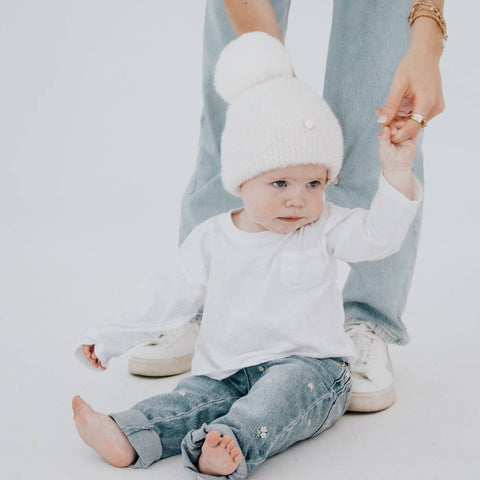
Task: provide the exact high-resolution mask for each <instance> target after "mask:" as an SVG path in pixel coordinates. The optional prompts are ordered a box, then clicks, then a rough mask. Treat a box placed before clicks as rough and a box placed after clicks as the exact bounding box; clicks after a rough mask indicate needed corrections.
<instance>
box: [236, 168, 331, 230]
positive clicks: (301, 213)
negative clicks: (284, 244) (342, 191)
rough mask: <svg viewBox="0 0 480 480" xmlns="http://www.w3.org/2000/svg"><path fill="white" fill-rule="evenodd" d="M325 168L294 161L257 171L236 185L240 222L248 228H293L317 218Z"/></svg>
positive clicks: (320, 203)
mask: <svg viewBox="0 0 480 480" xmlns="http://www.w3.org/2000/svg"><path fill="white" fill-rule="evenodd" d="M327 174H328V170H327V168H326V167H324V166H320V165H295V166H291V167H285V168H279V169H277V170H270V171H268V172H265V173H262V174H260V175H257V176H256V177H254V178H252V179H250V180H247V181H246V182H245V183H243V184H242V185H241V186H240V193H241V196H242V200H243V204H244V207H245V209H244V211H243V212H241V213H242V216H243V219H242V220H243V222H242V224H243V225H244V227H245V230H247V231H249V232H261V231H264V230H270V231H272V232H277V233H290V232H294V231H295V230H297V229H298V228H300V227H303V226H304V225H307V224H308V223H312V222H314V221H315V220H318V219H319V218H320V215H321V214H322V209H323V193H324V189H325V186H326V184H327Z"/></svg>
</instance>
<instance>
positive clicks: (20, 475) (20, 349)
mask: <svg viewBox="0 0 480 480" xmlns="http://www.w3.org/2000/svg"><path fill="white" fill-rule="evenodd" d="M219 1H220V0H219ZM173 3H174V5H173ZM173 3H172V6H171V7H166V6H165V5H163V4H162V6H160V4H159V3H158V2H135V3H132V2H127V1H125V0H122V1H115V2H113V1H105V2H89V1H86V2H80V3H79V2H74V1H65V0H62V1H59V0H56V1H52V2H49V3H48V6H45V5H46V4H43V3H41V2H40V3H38V2H33V1H29V0H25V1H22V2H11V3H10V4H8V6H2V7H1V9H2V12H1V14H0V23H1V27H2V28H1V29H0V40H1V41H0V49H1V51H0V53H1V54H2V55H1V56H2V58H6V59H7V60H8V62H9V63H8V65H9V69H8V74H7V75H2V76H1V78H0V86H1V88H0V104H1V105H2V110H1V112H0V127H1V128H0V130H1V131H2V134H3V135H4V137H3V138H2V142H0V148H1V155H0V158H1V160H0V195H1V201H0V319H1V322H2V323H1V325H2V335H1V337H0V355H1V358H0V360H1V365H2V367H1V369H0V375H1V377H0V378H1V385H2V394H1V396H0V404H1V412H2V414H3V415H2V417H3V429H2V435H0V455H1V459H2V462H1V464H0V476H1V478H5V479H8V480H17V479H21V480H24V479H28V480H30V479H32V478H37V477H38V476H40V477H41V478H47V477H48V478H52V479H57V478H69V479H73V480H76V479H82V480H84V479H85V478H92V479H95V480H101V479H109V480H110V479H118V480H120V479H127V478H128V479H134V478H135V479H138V478H142V479H150V478H151V479H157V478H162V479H168V480H170V479H183V478H185V479H187V478H189V477H188V476H187V475H186V474H185V473H184V471H183V469H182V466H181V459H180V458H179V457H175V458H171V459H168V460H166V461H163V462H160V463H158V464H156V465H154V466H152V467H151V468H150V469H148V470H145V471H139V470H132V469H115V468H113V467H111V466H109V465H107V464H106V463H105V462H103V461H102V460H101V459H100V458H98V457H97V456H96V454H95V453H94V452H93V451H91V450H90V449H89V448H88V447H86V446H85V445H84V444H83V443H82V442H81V440H80V439H79V437H78V436H77V434H76V431H75V428H74V424H73V420H72V412H71V409H70V402H71V398H72V397H73V395H75V394H81V395H82V396H84V398H85V399H86V400H87V401H89V402H91V404H92V405H93V406H94V407H95V408H96V409H98V410H100V411H103V412H113V411H118V410H122V409H125V408H128V407H129V406H130V405H131V404H132V403H134V402H136V401H137V400H139V399H142V398H144V397H146V396H149V395H152V394H155V393H158V392H163V391H168V390H170V389H171V388H172V387H173V386H174V385H175V384H176V382H177V381H178V379H179V378H178V377H171V378H165V379H146V378H139V377H133V376H131V375H129V374H128V373H127V368H126V364H127V356H124V357H123V358H121V359H119V360H118V361H116V362H112V364H111V366H110V368H109V369H108V370H107V371H106V372H103V373H99V372H98V373H97V372H92V371H90V370H87V369H85V368H84V367H82V366H81V365H80V364H79V363H78V362H77V361H76V360H75V359H74V357H73V345H74V342H75V340H76V338H77V337H78V336H79V335H80V334H81V333H82V332H83V331H84V330H85V329H86V328H87V327H89V326H90V325H94V324H98V323H106V322H108V321H111V320H113V319H115V318H116V315H118V313H119V311H120V310H121V306H122V305H123V304H124V303H125V299H126V297H128V295H129V293H130V292H131V291H132V290H133V289H134V288H135V287H137V286H138V284H139V283H141V282H142V281H144V280H145V279H146V278H149V277H150V276H152V275H154V274H155V273H156V271H157V270H158V269H159V268H161V266H162V264H163V262H164V261H166V260H167V259H168V258H169V257H170V256H171V254H172V253H173V251H174V249H175V246H176V236H177V235H176V232H177V228H178V217H179V202H180V198H181V194H182V193H183V190H184V188H185V185H186V183H187V181H188V179H189V177H190V175H191V172H192V170H193V165H194V162H195V156H196V148H197V139H198V118H199V112H200V109H201V97H200V68H201V61H200V55H201V44H200V43H199V39H200V38H201V33H202V21H203V20H202V19H203V17H202V15H203V2H198V4H197V2H189V1H186V0H181V1H180V0H179V1H178V2H173ZM292 3H295V2H292ZM446 3H447V6H446V12H448V20H447V21H448V22H449V25H450V40H449V43H448V44H447V49H446V51H445V54H444V57H443V60H442V62H443V79H444V89H445V97H446V102H447V110H446V111H445V113H444V114H443V115H442V116H441V117H439V118H438V119H435V120H434V121H433V122H432V124H431V125H429V127H428V129H427V132H426V135H425V142H424V150H425V158H426V170H427V172H426V177H427V186H426V196H425V213H424V224H423V232H422V240H421V246H420V250H419V254H418V262H417V266H416V272H415V277H414V281H413V285H412V289H411V295H410V299H409V303H408V306H407V310H406V312H405V316H404V320H405V323H406V324H407V326H408V329H409V332H410V334H411V337H412V341H411V343H410V344H409V345H408V346H405V347H392V348H391V355H392V358H393V362H394V368H395V374H396V381H397V394H398V395H397V396H398V399H397V402H396V404H395V405H394V406H393V407H392V408H390V409H389V410H386V411H384V412H381V413H377V414H371V415H359V414H347V415H345V416H344V417H343V418H342V419H340V420H339V421H338V422H337V424H335V425H334V426H333V427H332V428H331V429H330V430H329V431H327V432H325V434H323V435H321V436H319V437H317V438H315V439H312V440H310V441H306V442H303V443H302V444H299V445H297V446H295V447H293V448H291V449H290V450H288V451H287V452H285V453H283V454H281V455H279V456H277V457H275V458H272V459H270V460H269V461H267V462H266V463H265V464H264V465H263V466H262V467H261V468H260V469H259V470H258V471H257V472H256V473H255V474H254V475H252V477H251V478H252V479H264V480H273V479H275V480H279V479H280V480H283V479H286V480H289V479H298V478H302V479H304V480H309V479H312V480H313V479H315V480H318V479H321V478H329V479H330V478H338V479H347V480H349V479H355V480H377V479H379V480H380V479H382V480H383V479H384V478H389V479H392V480H393V479H406V478H408V479H415V480H416V479H422V480H450V479H452V478H462V479H467V480H470V479H472V480H474V479H478V478H480V458H479V449H478V444H479V434H478V432H479V430H480V409H479V405H480V402H479V400H478V398H479V394H480V373H479V372H480V368H479V367H480V364H479V360H478V351H479V347H478V345H479V343H480V307H479V301H478V296H479V293H478V292H479V289H478V284H479V280H478V279H479V278H480V254H479V250H478V244H479V232H478V211H479V210H480V200H479V196H478V178H479V177H480V175H479V173H480V167H479V164H478V142H477V141H476V138H477V137H478V134H477V132H476V129H475V127H476V125H477V122H476V121H475V120H476V119H475V120H473V119H472V117H473V115H475V113H476V112H477V111H478V110H479V107H480V105H479V96H478V84H479V80H480V75H479V71H478V66H475V65H473V64H472V63H471V61H470V57H469V52H470V49H471V45H470V44H471V35H474V32H475V24H474V23H473V22H474V19H475V18H478V15H476V16H475V15H473V14H472V15H471V16H469V15H465V14H464V13H465V12H464V11H462V12H456V11H454V10H453V3H452V6H450V5H448V3H449V2H446ZM193 4H195V6H193ZM319 5H320V2H314V1H313V0H311V1H307V0H303V1H300V0H299V1H298V2H297V3H296V4H295V5H293V6H292V12H291V20H290V26H289V29H290V31H289V37H288V38H287V40H289V42H290V45H291V49H292V51H293V52H294V58H295V59H296V62H295V64H296V65H295V66H296V72H297V75H299V76H304V77H305V78H306V79H308V80H310V81H311V82H312V83H315V82H316V86H317V89H318V91H321V78H322V75H323V71H322V68H323V63H324V59H325V54H326V48H325V51H320V52H317V53H318V55H317V57H316V59H317V60H318V61H317V62H312V61H311V51H307V50H308V48H309V47H311V45H312V42H320V44H322V45H324V44H325V41H327V40H328V23H329V18H330V6H324V7H320V6H319ZM328 5H330V2H328ZM187 6H188V8H191V9H192V10H191V12H190V15H188V16H185V15H184V11H185V9H186V8H187ZM27 7H28V8H27ZM450 7H452V9H450ZM472 8H473V7H472ZM475 8H476V7H475ZM477 13H478V12H477ZM316 22H318V24H317V23H316ZM179 25H180V26H181V28H179V27H178V26H179ZM319 25H320V26H319ZM186 35H190V39H191V40H192V41H191V42H185V37H186ZM322 42H323V43H322ZM171 45H172V46H173V45H174V46H175V47H176V49H177V50H175V51H174V49H172V48H170V46H171ZM175 52H177V53H175ZM475 116H476V115H475ZM372 119H373V120H372ZM366 121H375V116H374V115H372V118H370V120H369V119H368V118H366Z"/></svg>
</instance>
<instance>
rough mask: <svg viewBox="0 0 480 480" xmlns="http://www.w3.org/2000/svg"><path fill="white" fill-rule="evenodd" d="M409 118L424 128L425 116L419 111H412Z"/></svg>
mask: <svg viewBox="0 0 480 480" xmlns="http://www.w3.org/2000/svg"><path fill="white" fill-rule="evenodd" d="M410 119H411V120H415V121H416V122H418V123H419V124H420V125H421V126H422V128H425V127H426V126H427V122H426V121H425V117H424V116H423V115H422V114H421V113H412V114H411V115H410Z"/></svg>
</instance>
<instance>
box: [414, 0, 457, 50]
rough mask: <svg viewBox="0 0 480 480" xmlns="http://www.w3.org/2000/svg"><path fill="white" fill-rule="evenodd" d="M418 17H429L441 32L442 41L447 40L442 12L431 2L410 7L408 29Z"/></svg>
mask: <svg viewBox="0 0 480 480" xmlns="http://www.w3.org/2000/svg"><path fill="white" fill-rule="evenodd" d="M419 17H429V18H432V19H433V20H435V22H436V23H437V25H438V26H439V27H440V30H441V31H442V36H443V40H445V41H447V40H448V35H447V24H446V22H445V19H444V18H443V15H442V12H441V11H440V10H439V9H438V7H437V6H436V5H435V4H434V3H433V2H432V1H421V2H417V3H415V4H414V5H412V8H410V12H409V14H408V17H407V19H408V22H409V24H410V27H411V26H412V25H413V22H414V21H415V20H416V19H417V18H419Z"/></svg>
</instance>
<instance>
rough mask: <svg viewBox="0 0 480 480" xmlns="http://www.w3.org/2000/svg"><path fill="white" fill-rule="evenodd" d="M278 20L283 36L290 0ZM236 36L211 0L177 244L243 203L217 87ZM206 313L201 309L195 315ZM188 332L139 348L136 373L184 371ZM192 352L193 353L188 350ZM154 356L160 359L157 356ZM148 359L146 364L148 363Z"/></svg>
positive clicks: (217, 0)
mask: <svg viewBox="0 0 480 480" xmlns="http://www.w3.org/2000/svg"><path fill="white" fill-rule="evenodd" d="M272 6H273V8H274V10H275V14H276V17H277V21H278V25H279V27H280V31H281V32H282V36H283V37H284V38H285V32H286V29H287V21H288V11H289V8H290V0H272ZM235 38H236V34H235V31H234V30H233V28H232V26H231V23H230V19H229V18H228V16H227V13H226V11H225V8H224V6H223V2H222V1H221V0H208V1H207V5H206V10H205V24H204V37H203V74H202V75H203V81H202V92H203V110H202V114H201V120H200V140H199V145H198V156H197V164H196V166H195V171H194V173H193V175H192V177H191V179H190V182H189V184H188V186H187V188H186V191H185V193H184V195H183V199H182V205H181V212H180V231H179V244H181V243H182V242H183V240H184V239H185V237H186V236H187V235H188V234H189V233H190V232H191V231H192V230H193V228H195V227H196V226H197V225H198V224H199V223H201V222H203V221H204V220H207V219H208V218H210V217H212V216H214V215H217V214H219V213H223V212H226V211H228V210H230V209H233V208H238V207H240V206H241V205H242V202H241V200H240V199H239V198H238V197H234V196H233V195H231V194H230V193H228V192H227V191H226V190H225V189H224V188H223V185H222V179H221V176H220V139H221V135H222V131H223V127H224V122H225V112H226V109H227V104H226V103H225V102H224V101H223V99H222V98H221V97H220V96H219V95H218V94H217V92H216V91H215V87H214V85H213V76H214V71H215V66H216V64H217V60H218V57H219V55H220V52H221V51H222V50H223V48H224V47H225V46H226V45H227V44H228V43H229V42H230V41H232V40H233V39H235ZM201 318H202V309H200V311H199V312H198V314H197V320H198V321H200V320H201ZM187 329H188V332H187V333H188V338H187V337H186V334H185V332H184V330H185V329H183V330H181V331H176V332H172V333H171V334H169V333H166V334H165V335H163V337H161V338H159V339H158V340H157V341H156V342H155V344H154V345H149V346H148V347H145V348H143V349H142V350H139V351H137V353H136V354H135V358H133V359H132V360H134V364H135V369H134V373H136V374H140V375H149V376H152V375H154V376H164V375H172V374H178V373H182V372H184V371H185V364H186V362H185V361H181V360H180V359H179V357H181V358H183V359H184V360H185V359H186V360H187V364H188V356H191V353H192V352H193V345H194V343H193V342H192V341H191V340H192V339H194V338H195V337H196V333H197V332H196V329H195V326H194V325H192V324H190V325H189V326H188V327H187ZM189 354H190V355H189ZM156 359H158V360H157V361H156ZM147 365H148V366H147Z"/></svg>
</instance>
